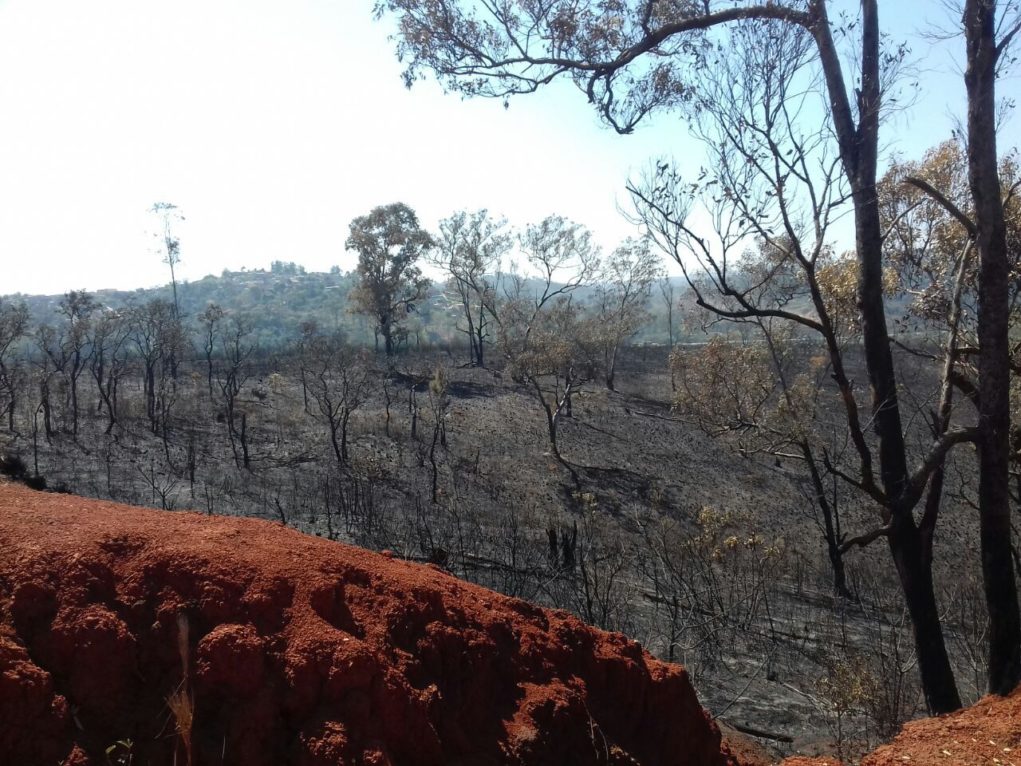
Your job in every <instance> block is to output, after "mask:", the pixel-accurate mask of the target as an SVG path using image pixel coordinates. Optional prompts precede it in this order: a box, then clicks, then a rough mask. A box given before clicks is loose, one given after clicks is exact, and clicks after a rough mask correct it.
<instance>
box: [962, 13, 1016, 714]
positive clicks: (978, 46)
mask: <svg viewBox="0 0 1021 766" xmlns="http://www.w3.org/2000/svg"><path fill="white" fill-rule="evenodd" d="M963 23H964V31H965V39H966V46H967V60H968V66H967V70H966V72H965V76H964V80H965V85H966V87H967V91H968V180H969V184H970V186H971V193H972V197H973V199H974V202H975V225H976V229H977V237H976V241H977V245H978V254H979V294H978V340H979V347H980V351H979V363H978V374H979V426H980V432H981V441H980V448H979V526H980V533H981V535H980V536H981V545H982V574H983V578H984V585H985V597H986V606H987V607H988V610H989V667H988V680H989V691H990V692H992V693H995V694H1009V693H1010V692H1011V691H1013V690H1014V687H1015V686H1017V684H1018V681H1021V613H1019V611H1018V599H1017V585H1016V582H1015V580H1014V569H1013V566H1012V564H1013V560H1012V556H1011V526H1010V491H1009V474H1008V463H1009V455H1010V442H1009V432H1010V398H1009V394H1010V367H1009V358H1010V356H1009V353H1010V352H1009V341H1008V322H1009V304H1008V286H1007V282H1008V277H1009V271H1010V269H1009V264H1008V258H1007V236H1006V224H1005V221H1004V213H1003V202H1002V199H1001V197H1000V194H1001V191H1000V180H999V172H998V167H997V154H996V90H995V85H996V64H997V59H998V57H999V56H998V54H999V51H998V50H997V45H996V2H995V0H968V2H967V3H966V4H965V10H964V17H963Z"/></svg>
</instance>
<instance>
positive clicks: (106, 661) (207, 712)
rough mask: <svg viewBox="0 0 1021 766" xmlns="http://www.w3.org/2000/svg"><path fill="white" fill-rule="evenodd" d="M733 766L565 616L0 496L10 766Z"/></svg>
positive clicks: (364, 556) (628, 656) (146, 514)
mask: <svg viewBox="0 0 1021 766" xmlns="http://www.w3.org/2000/svg"><path fill="white" fill-rule="evenodd" d="M175 693H176V695H177V699H178V700H183V701H184V704H180V705H176V706H172V705H171V704H170V703H169V702H168V700H171V699H172V698H173V697H174V695H175ZM189 698H190V699H191V700H192V701H193V702H192V704H191V705H189V704H188V703H187V700H188V699H189ZM171 707H175V709H176V710H178V715H177V716H175V715H173V714H172V712H171ZM189 708H190V712H191V724H190V735H189V734H187V731H188V729H189V724H188V718H189V715H188V713H189ZM179 727H180V728H181V729H183V730H184V731H185V733H184V734H180V733H178V728H179ZM726 761H727V758H726V757H725V756H724V755H722V754H721V750H720V734H719V731H718V729H717V728H716V726H715V725H714V724H713V723H712V722H711V721H709V720H707V717H706V715H705V713H704V711H703V710H702V708H701V707H700V706H699V704H698V701H697V699H696V698H695V693H694V691H693V689H692V687H691V684H690V682H689V680H688V677H687V675H686V673H685V672H684V670H683V669H682V668H680V667H678V666H675V665H666V664H663V663H660V662H657V661H656V660H654V659H652V658H651V657H650V656H649V655H648V654H647V653H645V652H644V651H643V650H642V648H641V647H640V646H639V645H638V644H636V643H634V642H633V641H630V640H628V639H627V638H625V637H624V636H621V635H616V634H609V633H604V632H601V631H598V630H595V629H592V628H589V627H587V626H585V625H584V624H582V623H581V622H580V621H578V620H577V619H575V618H573V617H571V616H570V615H568V614H566V613H564V612H558V611H550V610H545V609H540V608H538V607H535V606H532V605H530V604H528V603H526V602H524V601H520V600H516V599H512V598H507V597H504V596H500V595H498V594H496V593H493V592H491V591H487V590H485V589H483V588H479V587H476V586H473V585H470V584H468V583H465V582H463V581H460V580H458V579H456V578H454V577H452V576H450V575H448V574H446V573H444V572H442V571H440V570H438V569H436V568H433V567H429V566H420V565H415V564H409V563H405V562H402V561H398V560H394V559H391V558H387V557H385V556H382V555H378V554H374V553H370V552H367V551H364V550H360V549H357V548H352V547H349V546H345V545H341V544H338V543H332V542H329V541H325V540H321V539H318V538H315V537H309V536H306V535H302V534H300V533H298V532H295V531H293V530H290V529H286V528H283V527H281V526H279V525H276V524H270V523H267V522H263V521H256V520H252V519H241V518H210V517H206V516H201V515H198V514H192V513H166V512H158V511H152V510H145V509H140V508H132V507H128V506H123V505H117V504H114V503H105V502H98V501H93V500H85V499H81V498H77V497H71V496H67V495H53V494H43V493H38V492H34V491H31V490H29V489H26V488H24V487H21V486H16V485H10V484H7V485H0V764H19V765H20V764H25V765H26V766H30V765H31V764H46V766H53V765H54V764H60V763H63V764H67V765H68V766H70V765H72V764H73V765H74V766H85V765H86V764H90V765H91V766H100V765H101V764H107V763H111V764H128V763H132V764H152V765H153V766H160V765H168V766H169V764H171V763H177V764H182V765H183V764H186V763H189V762H190V763H192V764H196V765H197V764H202V765H205V764H217V765H219V764H239V765H241V764H243V765H244V766H259V765H260V764H267V765H269V764H284V763H290V764H300V765H301V766H320V765H321V766H325V765H326V764H331V765H334V764H366V765H367V766H368V765H370V764H373V765H377V766H382V765H383V764H394V766H397V765H398V764H400V765H404V764H408V765H411V764H416V765H417V764H437V765H438V764H480V765H481V764H551V765H552V764H565V765H566V764H649V765H650V766H652V765H658V764H699V765H702V764H705V765H706V766H711V765H712V764H723V763H725V762H726Z"/></svg>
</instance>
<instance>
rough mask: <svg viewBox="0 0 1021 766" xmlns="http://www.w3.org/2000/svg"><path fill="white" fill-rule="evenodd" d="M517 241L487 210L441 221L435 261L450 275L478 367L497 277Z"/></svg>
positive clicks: (481, 359) (474, 362) (503, 224)
mask: <svg viewBox="0 0 1021 766" xmlns="http://www.w3.org/2000/svg"><path fill="white" fill-rule="evenodd" d="M513 241H514V240H513V236H512V234H511V233H510V232H509V231H508V230H507V222H506V221H505V220H503V219H495V218H493V217H492V216H490V214H489V211H487V210H477V211H475V212H473V213H469V212H467V211H460V212H457V213H454V215H452V216H450V217H449V218H446V219H444V220H443V221H440V237H439V240H438V241H437V246H436V250H435V252H434V256H433V258H434V260H435V261H436V263H437V264H438V265H439V266H440V267H441V268H442V269H443V270H444V271H445V272H446V273H447V274H449V275H450V287H451V288H452V292H453V293H454V295H455V296H456V300H457V302H458V303H459V304H460V309H461V312H462V314H463V316H464V320H465V327H463V328H461V329H462V331H463V332H464V333H465V334H466V335H467V336H468V343H469V347H470V349H471V358H472V364H474V365H475V366H477V367H484V366H485V346H486V342H487V340H489V337H490V335H489V324H490V321H491V314H492V306H493V303H494V301H495V299H496V291H497V276H498V273H499V270H500V264H501V262H502V261H503V259H504V258H505V257H506V256H507V254H508V253H509V252H510V249H511V247H512V245H513Z"/></svg>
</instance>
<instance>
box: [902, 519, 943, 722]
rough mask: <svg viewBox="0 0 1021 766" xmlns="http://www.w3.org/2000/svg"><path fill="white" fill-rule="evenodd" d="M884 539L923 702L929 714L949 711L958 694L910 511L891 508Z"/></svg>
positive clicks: (931, 586) (928, 569)
mask: <svg viewBox="0 0 1021 766" xmlns="http://www.w3.org/2000/svg"><path fill="white" fill-rule="evenodd" d="M888 540H889V545H890V554H891V555H892V556H893V561H894V564H895V565H896V567H897V575H898V576H899V577H900V583H901V588H902V589H903V591H904V600H905V602H906V604H907V607H908V613H909V614H910V615H911V627H912V628H913V630H914V635H915V653H916V654H917V656H918V671H919V673H920V674H921V677H922V691H923V692H924V694H925V703H926V705H927V707H928V708H929V713H931V714H932V715H938V714H941V713H950V712H952V711H954V710H957V709H958V708H960V707H961V698H960V696H959V695H958V693H957V684H956V682H955V681H954V672H953V670H952V669H951V667H950V658H949V657H948V656H947V648H946V644H945V642H944V641H943V628H942V626H941V625H940V618H939V609H938V607H937V605H936V595H935V592H934V591H933V585H932V568H931V567H930V566H929V565H928V563H927V562H926V561H925V557H924V555H923V551H922V547H923V546H922V541H921V536H920V535H919V533H918V528H917V527H916V526H915V523H914V520H913V519H912V518H911V515H910V513H905V512H903V511H902V510H897V511H895V512H894V521H893V524H892V528H891V531H890V535H889V538H888Z"/></svg>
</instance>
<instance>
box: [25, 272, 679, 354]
mask: <svg viewBox="0 0 1021 766" xmlns="http://www.w3.org/2000/svg"><path fill="white" fill-rule="evenodd" d="M357 278H358V277H357V274H356V273H355V272H347V273H343V272H341V271H340V270H339V269H336V268H335V269H333V270H332V271H329V272H308V271H306V270H305V269H304V268H303V267H301V266H298V265H296V264H293V263H283V262H279V261H277V262H275V263H274V264H273V265H272V267H271V268H270V269H269V270H265V269H255V270H251V271H248V270H241V271H226V270H225V271H224V272H223V273H222V274H220V276H212V275H210V276H207V277H204V278H203V279H200V280H198V281H195V282H181V283H179V284H178V286H177V293H178V298H179V300H180V304H181V313H182V314H183V315H184V317H185V321H189V320H190V321H191V322H194V321H195V318H196V317H197V316H198V315H199V314H201V313H202V312H203V311H205V309H206V307H207V306H208V305H209V304H211V303H215V304H217V305H218V306H220V307H221V308H223V309H224V310H225V311H226V312H227V313H228V314H233V315H236V316H240V317H244V318H245V319H246V320H247V321H248V322H250V323H251V325H252V327H253V329H254V333H255V338H256V339H257V341H258V343H259V345H260V346H261V347H262V348H264V349H272V348H278V347H281V346H283V345H286V344H288V343H290V342H292V341H293V340H294V339H295V338H296V337H297V336H298V334H299V332H300V328H301V325H302V323H303V322H307V321H314V322H316V323H317V324H318V325H319V326H320V327H321V328H323V329H326V330H341V331H343V332H344V333H346V335H347V337H348V338H349V339H350V340H351V341H352V342H354V343H358V344H362V345H369V346H371V345H372V344H373V343H374V337H373V328H372V323H371V321H370V320H369V319H368V318H366V317H364V316H362V315H359V314H354V313H352V312H351V311H350V310H349V308H350V293H351V290H352V289H353V288H354V286H355V285H356V283H357ZM671 282H672V283H674V291H675V295H676V296H680V295H682V294H683V293H684V292H685V288H686V285H685V284H684V280H683V279H682V278H680V277H674V278H672V279H671ZM92 295H93V296H95V298H96V299H97V300H98V301H99V302H101V303H102V304H103V305H105V306H107V307H108V308H111V309H120V308H123V307H125V306H127V305H130V304H131V303H132V302H134V303H145V302H147V301H149V300H151V299H153V298H157V297H158V298H163V299H165V300H168V301H169V300H172V293H171V289H170V285H169V284H168V285H165V286H163V287H157V288H148V289H141V288H140V289H137V290H96V291H94V292H92ZM577 295H578V298H579V300H582V301H584V300H587V299H588V298H590V297H591V295H592V290H591V289H583V290H580V291H579V292H578V294H577ZM9 297H13V298H14V299H15V300H23V301H24V302H25V303H26V305H27V306H28V308H29V310H30V311H31V313H32V320H33V323H36V324H38V323H47V322H52V321H54V317H55V314H56V311H57V306H58V304H59V302H60V300H61V298H62V297H63V296H62V295H21V294H18V295H15V296H9ZM649 310H650V314H651V320H650V322H649V324H648V326H647V327H645V328H643V330H642V331H641V332H639V333H638V335H637V336H636V337H635V339H634V341H635V342H637V343H666V342H667V341H668V332H667V326H666V308H665V304H664V302H663V298H662V296H661V295H660V293H659V290H658V289H654V290H653V294H652V296H651V298H650V300H649ZM459 319H460V308H459V306H457V305H456V304H454V303H452V301H450V300H449V298H448V297H447V296H446V295H445V289H444V285H443V283H434V284H433V288H432V290H431V291H430V294H429V297H428V298H427V300H426V301H424V302H423V303H422V304H421V305H418V306H416V310H415V313H414V314H413V315H412V316H411V317H410V318H409V321H408V330H409V342H410V343H411V345H413V346H419V345H437V344H451V343H453V344H461V343H464V342H466V341H465V337H464V335H463V334H462V333H460V332H459V331H458V329H457V323H458V321H459ZM681 324H682V317H681V316H680V311H678V310H675V312H674V325H675V333H676V335H675V339H676V340H683V337H682V330H681Z"/></svg>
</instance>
